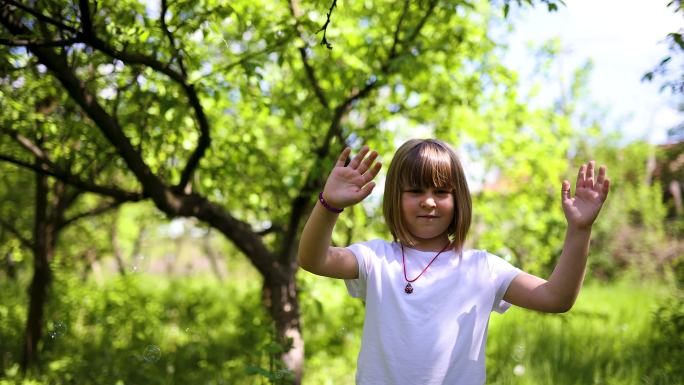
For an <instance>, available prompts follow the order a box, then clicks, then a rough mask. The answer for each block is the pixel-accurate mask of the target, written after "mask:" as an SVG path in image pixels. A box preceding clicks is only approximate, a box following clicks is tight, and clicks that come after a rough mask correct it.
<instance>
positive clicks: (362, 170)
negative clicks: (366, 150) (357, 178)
mask: <svg viewBox="0 0 684 385" xmlns="http://www.w3.org/2000/svg"><path fill="white" fill-rule="evenodd" d="M377 157H378V153H377V152H375V151H371V153H370V155H369V156H368V157H367V158H366V159H364V160H363V162H361V166H359V169H358V171H359V173H360V174H363V173H365V172H366V171H368V169H369V168H370V166H371V164H373V161H375V158H377Z"/></svg>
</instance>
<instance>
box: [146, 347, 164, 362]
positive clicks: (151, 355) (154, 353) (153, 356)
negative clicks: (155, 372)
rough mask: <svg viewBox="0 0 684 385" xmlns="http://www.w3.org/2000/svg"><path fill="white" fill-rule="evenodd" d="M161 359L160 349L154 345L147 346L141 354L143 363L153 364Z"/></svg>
mask: <svg viewBox="0 0 684 385" xmlns="http://www.w3.org/2000/svg"><path fill="white" fill-rule="evenodd" d="M160 357H161V349H159V348H158V347H157V346H154V345H147V347H146V348H145V352H143V359H144V360H145V362H150V363H154V362H157V361H159V358H160Z"/></svg>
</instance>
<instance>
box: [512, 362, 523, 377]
mask: <svg viewBox="0 0 684 385" xmlns="http://www.w3.org/2000/svg"><path fill="white" fill-rule="evenodd" d="M513 374H515V375H516V376H522V375H523V374H525V367H524V366H522V365H520V364H518V365H515V367H514V368H513Z"/></svg>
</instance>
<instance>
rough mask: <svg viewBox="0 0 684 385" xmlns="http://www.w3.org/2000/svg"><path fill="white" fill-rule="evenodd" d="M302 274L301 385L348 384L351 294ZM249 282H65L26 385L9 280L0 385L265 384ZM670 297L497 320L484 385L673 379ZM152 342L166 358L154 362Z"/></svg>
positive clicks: (659, 288)
mask: <svg viewBox="0 0 684 385" xmlns="http://www.w3.org/2000/svg"><path fill="white" fill-rule="evenodd" d="M298 278H300V280H299V281H300V289H301V297H300V298H301V308H302V311H303V314H302V319H301V320H302V330H303V335H304V338H305V341H306V357H305V364H304V365H305V367H304V369H305V377H304V385H326V384H334V385H338V384H342V385H345V384H353V383H354V374H355V368H356V359H357V355H358V352H359V348H360V343H361V334H362V326H363V315H364V313H363V312H364V309H363V305H362V303H361V301H359V300H357V299H352V298H351V297H349V296H348V295H347V293H346V289H345V287H344V283H343V282H342V281H339V280H328V279H320V278H317V277H313V276H311V275H310V274H303V275H300V276H299V277H298ZM246 283H247V282H245V281H242V283H240V282H237V281H228V282H227V283H225V284H219V283H218V282H216V281H214V280H211V279H204V278H201V277H196V278H184V279H173V280H169V279H160V278H159V277H151V276H149V277H148V276H144V275H139V276H135V277H129V278H126V279H116V280H112V281H109V282H107V283H104V284H100V285H97V284H94V283H86V284H84V283H82V282H80V281H78V280H72V279H58V280H57V281H56V283H55V286H54V287H53V291H52V293H53V297H52V300H51V302H50V303H49V304H48V307H47V309H46V322H47V323H48V325H47V328H48V331H49V330H50V329H51V328H54V322H63V323H64V324H65V325H66V328H65V330H64V331H63V335H60V336H58V337H57V338H54V339H53V338H49V337H46V338H45V339H44V340H43V343H42V344H41V350H42V361H41V363H40V365H39V369H38V370H37V371H35V372H33V373H32V374H31V375H30V376H29V377H28V378H27V379H24V381H23V382H22V380H21V379H20V376H19V375H18V374H17V362H18V359H19V357H20V351H21V349H20V345H21V335H22V334H23V319H24V317H25V306H26V305H25V301H26V294H25V293H26V292H25V290H24V287H20V286H17V285H13V284H11V283H10V282H2V283H0V290H2V291H3V293H6V294H7V295H6V296H4V298H3V301H2V302H0V319H2V320H3V321H2V322H0V342H1V343H0V357H1V358H2V359H1V360H0V385H9V384H18V383H22V384H29V383H31V384H57V383H59V384H62V383H64V384H68V383H74V384H101V383H102V384H104V383H107V384H117V385H118V384H121V385H124V384H142V383H144V384H152V385H156V384H159V385H161V384H164V385H169V384H191V383H192V384H231V385H240V384H245V385H247V384H268V383H269V382H268V380H267V379H266V378H265V376H264V375H260V374H258V373H262V374H265V375H269V373H268V371H269V370H271V367H270V359H269V351H273V350H272V349H273V348H272V346H271V345H272V337H271V335H270V331H269V328H268V323H269V321H268V317H267V316H266V315H265V312H264V311H263V308H262V307H261V305H260V303H259V298H260V293H259V290H260V285H259V282H256V281H254V282H252V281H250V283H249V284H246ZM667 294H668V289H667V288H666V287H665V286H664V285H642V284H633V283H632V284H630V283H622V284H611V285H607V286H599V285H590V286H588V287H585V288H584V289H583V290H582V293H581V295H580V297H579V299H578V302H577V304H576V305H575V307H574V308H573V309H572V310H571V311H570V312H569V313H566V314H561V315H545V314H540V313H536V312H532V311H527V310H523V309H518V308H513V309H511V310H509V311H508V312H507V313H506V314H504V315H497V314H494V315H493V316H492V321H491V324H490V333H489V339H488V346H487V372H488V384H561V385H563V384H676V383H677V382H676V381H674V380H672V378H668V377H667V376H668V375H670V374H668V373H665V374H662V373H661V374H659V372H658V370H659V368H660V366H665V365H664V364H662V362H659V361H658V360H662V359H663V357H662V354H661V355H660V356H659V355H658V354H657V353H654V352H657V351H656V350H654V346H656V345H654V341H655V340H654V339H653V327H652V326H653V323H652V322H653V316H654V313H655V309H656V308H657V306H658V305H659V304H660V303H661V302H662V300H663V299H664V298H666V297H667ZM672 314H684V312H679V313H677V312H674V313H672ZM668 320H669V319H668ZM666 322H670V321H666ZM672 324H674V323H672ZM661 325H662V324H661ZM675 330H678V329H676V328H675ZM660 341H661V342H660V343H662V341H663V340H662V338H661V340H660ZM665 343H668V341H667V340H665ZM676 343H677V341H674V342H673V344H675V345H674V346H675V348H674V349H675V350H672V351H675V352H676V351H677V350H676V349H680V348H676ZM150 345H152V346H153V347H156V348H158V349H159V350H160V353H161V355H160V357H158V358H156V359H155V360H153V361H152V362H147V361H146V360H144V358H145V357H144V356H145V354H146V353H145V352H146V349H147V348H148V347H149V346H150ZM657 346H662V345H657ZM670 348H671V346H670ZM680 350H681V349H680ZM665 359H667V357H665ZM669 365H670V367H675V368H676V367H677V365H679V364H678V363H677V362H674V363H669ZM516 367H517V369H516ZM275 369H278V368H277V367H275ZM275 369H274V370H271V373H270V374H271V375H272V374H273V373H274V372H275ZM254 373H257V374H254ZM516 373H517V374H516ZM670 376H671V375H670ZM280 382H281V383H283V382H282V381H280Z"/></svg>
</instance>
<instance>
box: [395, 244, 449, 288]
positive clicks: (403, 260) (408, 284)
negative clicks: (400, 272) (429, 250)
mask: <svg viewBox="0 0 684 385" xmlns="http://www.w3.org/2000/svg"><path fill="white" fill-rule="evenodd" d="M399 244H400V245H401V262H402V264H403V265H404V279H405V280H406V281H407V282H408V283H407V284H406V287H405V288H404V292H406V294H411V293H413V286H411V282H414V281H415V280H417V279H418V278H420V276H421V275H423V273H425V270H427V269H428V267H430V265H432V262H434V261H435V259H437V257H439V255H440V254H442V252H444V250H446V249H447V247H449V245H450V244H451V242H449V243H447V244H446V246H444V248H443V249H442V250H441V251H440V252H439V253H437V255H435V257H434V258H432V261H430V263H428V265H427V266H425V268H424V269H423V271H421V272H420V274H418V276H417V277H416V278H413V279H408V277H406V258H405V257H404V244H403V243H401V242H399Z"/></svg>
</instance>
